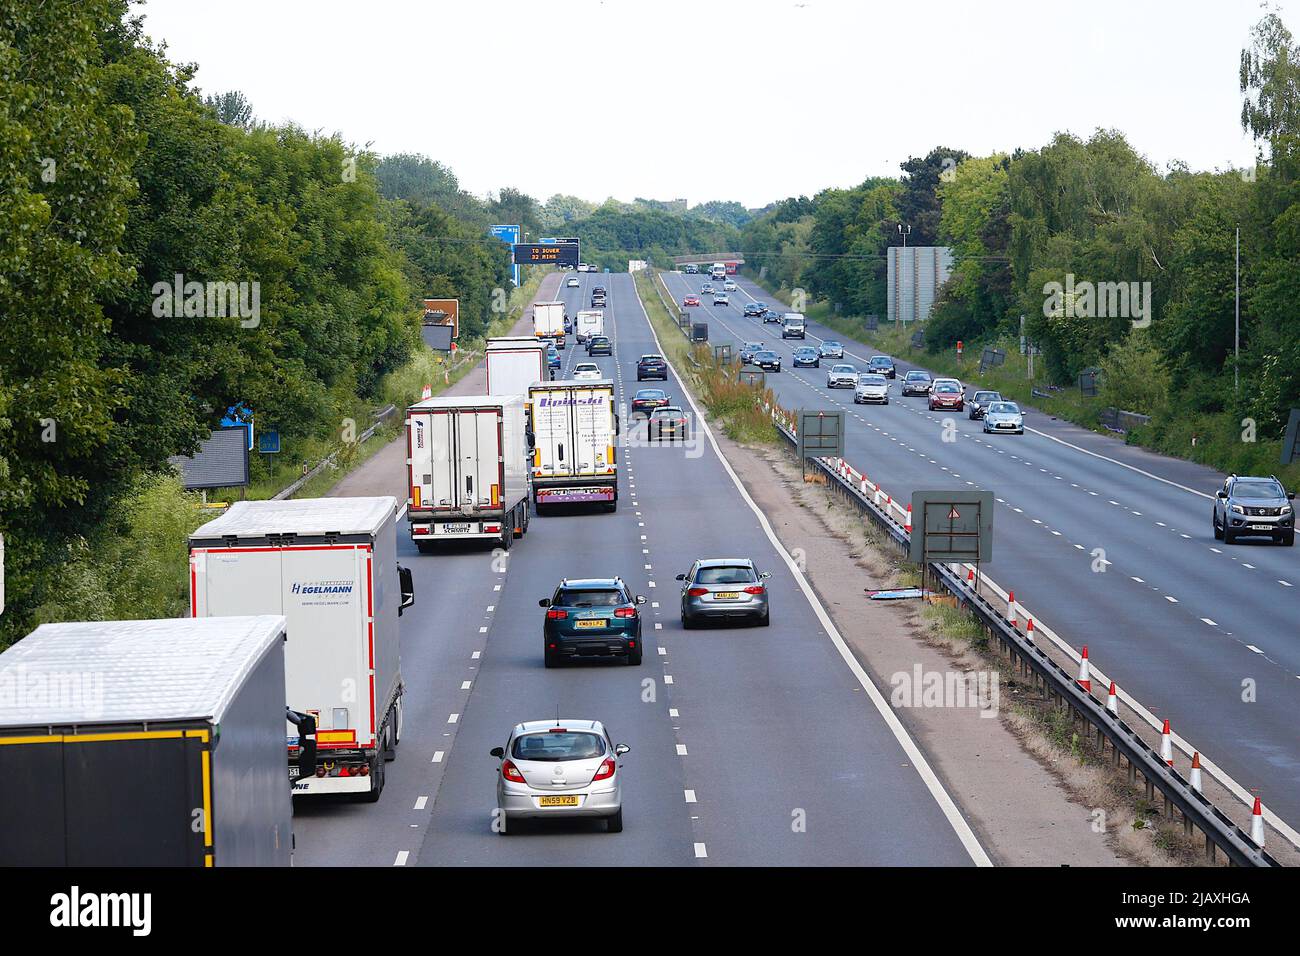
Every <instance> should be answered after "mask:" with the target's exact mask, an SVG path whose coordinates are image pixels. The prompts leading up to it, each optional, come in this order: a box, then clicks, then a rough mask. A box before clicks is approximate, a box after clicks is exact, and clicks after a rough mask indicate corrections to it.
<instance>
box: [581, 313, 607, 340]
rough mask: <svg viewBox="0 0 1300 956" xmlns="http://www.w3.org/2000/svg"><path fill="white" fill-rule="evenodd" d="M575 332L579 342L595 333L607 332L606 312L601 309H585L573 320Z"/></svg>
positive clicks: (602, 333)
mask: <svg viewBox="0 0 1300 956" xmlns="http://www.w3.org/2000/svg"><path fill="white" fill-rule="evenodd" d="M573 334H574V337H575V338H577V340H578V341H579V342H585V341H587V339H589V338H591V337H592V336H593V335H604V334H605V313H604V312H603V311H601V310H600V309H584V310H583V311H581V312H579V313H578V315H577V317H576V318H575V319H574V321H573Z"/></svg>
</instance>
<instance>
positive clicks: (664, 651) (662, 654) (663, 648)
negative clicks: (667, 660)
mask: <svg viewBox="0 0 1300 956" xmlns="http://www.w3.org/2000/svg"><path fill="white" fill-rule="evenodd" d="M667 653H668V648H666V647H661V648H659V656H660V657H663V656H664V655H665V654H667Z"/></svg>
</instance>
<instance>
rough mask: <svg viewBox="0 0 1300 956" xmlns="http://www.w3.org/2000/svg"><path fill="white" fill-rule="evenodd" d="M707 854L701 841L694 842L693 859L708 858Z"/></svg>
mask: <svg viewBox="0 0 1300 956" xmlns="http://www.w3.org/2000/svg"><path fill="white" fill-rule="evenodd" d="M708 856H709V851H708V850H707V849H705V846H704V844H703V843H697V844H695V859H697V860H704V859H708Z"/></svg>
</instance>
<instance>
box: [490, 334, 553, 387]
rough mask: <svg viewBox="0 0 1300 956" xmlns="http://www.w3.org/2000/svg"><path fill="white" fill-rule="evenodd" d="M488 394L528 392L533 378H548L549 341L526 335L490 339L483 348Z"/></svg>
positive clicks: (538, 379)
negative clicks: (547, 353)
mask: <svg viewBox="0 0 1300 956" xmlns="http://www.w3.org/2000/svg"><path fill="white" fill-rule="evenodd" d="M483 359H484V363H485V364H486V366H487V392H488V394H489V395H527V394H528V386H529V385H532V384H533V383H534V382H545V381H549V380H550V377H551V370H550V368H549V367H548V366H547V364H546V343H545V342H543V341H541V340H540V339H536V338H528V337H526V336H507V337H503V338H496V339H488V343H487V348H486V349H485V350H484V352H483Z"/></svg>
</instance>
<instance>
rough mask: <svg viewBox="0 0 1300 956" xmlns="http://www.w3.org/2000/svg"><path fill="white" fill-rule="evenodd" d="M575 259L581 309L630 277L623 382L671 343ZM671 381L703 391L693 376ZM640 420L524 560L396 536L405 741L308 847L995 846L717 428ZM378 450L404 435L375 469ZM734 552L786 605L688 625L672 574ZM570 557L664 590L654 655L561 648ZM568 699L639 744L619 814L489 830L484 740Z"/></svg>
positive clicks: (605, 361) (518, 851) (812, 859)
mask: <svg viewBox="0 0 1300 956" xmlns="http://www.w3.org/2000/svg"><path fill="white" fill-rule="evenodd" d="M579 278H580V280H581V286H580V287H579V288H576V289H568V288H563V289H561V293H562V297H563V298H564V299H565V301H566V302H567V304H568V311H569V313H570V314H571V315H572V314H575V313H576V312H577V311H578V310H579V309H580V308H585V307H587V304H588V302H589V290H590V288H591V287H592V286H593V285H596V284H603V285H605V286H606V288H608V289H609V290H610V291H609V305H608V306H607V308H606V310H605V311H606V325H607V332H608V333H609V334H610V335H611V338H612V339H613V341H614V345H615V349H614V355H613V356H611V357H609V358H605V357H600V358H596V359H593V361H595V362H597V363H598V364H599V365H600V366H601V368H602V370H603V371H605V372H606V373H607V375H608V377H609V378H611V379H612V380H613V381H614V382H615V383H616V385H617V386H618V390H619V393H620V401H621V402H623V403H626V402H628V401H630V399H631V394H632V392H634V391H635V388H636V361H637V359H638V358H639V357H640V356H641V355H642V354H644V353H649V352H658V351H660V349H659V348H658V347H657V346H656V344H655V341H654V338H653V335H652V332H651V329H650V326H649V323H648V320H647V318H646V316H645V313H644V310H643V309H642V307H641V303H640V301H639V299H638V298H637V295H636V291H635V286H634V284H633V282H632V278H631V276H629V275H627V274H613V275H610V274H605V275H595V274H583V275H580V276H579ZM549 281H550V280H549V279H548V282H549ZM550 288H553V286H551V287H550ZM548 291H549V289H548V287H543V293H542V294H543V295H545V294H546V293H547V292H548ZM561 355H562V356H563V357H564V361H565V372H566V374H567V372H568V371H569V370H571V369H572V367H573V365H574V364H575V363H576V362H577V361H580V360H586V359H587V356H586V354H585V352H584V351H582V350H581V349H579V348H577V347H576V343H575V342H574V341H573V339H572V337H570V339H569V348H568V349H566V350H565V351H564V352H562V353H561ZM654 384H656V385H657V384H659V383H654ZM667 390H668V391H669V393H670V394H671V395H672V396H673V397H674V398H676V399H677V400H679V401H682V402H684V395H683V392H682V390H681V386H680V383H679V382H678V381H677V379H676V377H675V376H674V377H672V378H671V379H670V381H669V382H668V383H667ZM692 417H694V416H692ZM622 420H623V423H624V429H623V431H624V441H625V445H624V446H623V447H622V448H621V449H620V452H621V456H622V457H621V460H620V473H619V485H620V491H619V494H620V498H619V508H618V510H617V512H616V513H614V514H604V513H572V514H563V515H556V516H547V517H538V516H534V519H533V521H532V524H531V527H530V529H529V532H528V534H527V535H526V536H525V537H524V538H522V539H520V540H518V541H516V542H515V545H514V547H513V549H512V550H511V551H510V552H509V556H508V559H505V558H503V556H502V555H500V554H496V555H494V554H493V553H492V552H489V551H484V550H482V549H480V548H475V547H473V546H470V545H468V544H466V545H462V546H459V547H458V548H457V549H456V550H454V551H448V552H446V553H442V554H438V555H428V556H421V555H419V554H418V553H417V552H416V550H415V548H414V547H413V546H412V545H411V543H410V540H409V538H408V537H406V536H405V534H404V533H403V534H399V552H400V553H399V559H400V560H401V561H402V562H403V563H404V564H407V565H408V566H410V567H411V568H413V570H414V574H415V583H416V591H417V601H416V606H415V607H414V608H412V609H411V610H409V611H407V613H406V615H405V616H404V617H403V618H402V671H403V675H404V678H405V681H406V688H407V693H406V697H405V720H404V729H403V734H402V742H401V745H400V747H399V748H398V750H399V753H398V758H397V760H396V762H395V763H392V764H389V766H388V772H387V786H386V789H385V791H384V793H383V795H382V797H381V799H380V801H379V803H378V804H373V805H370V804H361V803H345V802H317V803H313V804H311V805H307V804H306V803H305V802H304V801H299V803H298V804H297V805H296V807H295V815H296V816H295V837H296V846H297V851H296V855H295V862H296V863H297V864H298V865H340V864H343V865H346V864H358V865H393V864H398V865H425V866H447V865H516V864H518V865H565V864H588V863H596V864H604V865H709V864H721V865H786V864H789V865H796V864H803V865H882V866H894V865H950V866H955V865H967V866H968V865H971V864H972V863H980V864H987V863H988V862H989V860H988V857H987V855H986V851H985V849H984V848H982V847H981V846H980V844H979V842H978V841H977V839H976V837H975V835H974V834H973V833H972V832H971V831H970V829H969V827H968V825H967V824H966V823H965V821H964V819H963V818H962V816H961V814H960V812H959V811H958V810H957V808H956V807H955V806H954V805H953V804H952V802H951V799H950V798H949V797H948V795H947V793H946V791H945V790H944V789H943V784H942V782H941V781H939V780H938V779H936V778H935V776H934V774H933V772H932V771H930V768H929V767H928V765H927V764H926V763H925V760H924V758H923V757H922V756H921V755H920V753H919V752H918V751H916V750H915V746H914V744H912V742H911V741H910V738H907V736H906V732H905V731H904V730H903V729H902V726H901V724H899V723H898V721H897V720H896V719H895V718H894V715H893V714H892V712H890V711H889V709H888V705H887V704H886V703H884V702H883V701H881V707H878V706H877V703H876V701H877V699H878V697H873V694H872V693H871V692H870V691H869V690H868V688H867V686H866V685H864V683H863V681H865V680H866V676H865V673H864V672H862V671H861V669H860V668H859V667H857V665H856V662H854V663H853V664H852V665H851V664H850V663H849V660H851V658H850V657H848V655H849V652H848V651H847V650H846V649H844V648H843V645H842V643H839V642H838V640H837V639H838V635H835V636H834V637H832V635H831V634H830V633H829V630H830V629H833V625H832V624H831V621H830V619H829V617H827V616H826V614H825V612H824V610H822V609H821V608H820V606H816V605H814V603H813V598H812V591H811V589H810V588H808V586H807V585H806V583H805V582H803V581H802V576H801V575H799V574H798V572H797V571H796V570H795V568H794V566H793V564H792V563H788V556H785V555H784V553H783V552H782V551H780V550H779V548H778V546H777V545H776V544H775V543H774V540H773V539H771V538H769V537H768V533H767V532H766V531H765V529H764V527H763V524H762V522H761V521H760V518H759V516H758V514H757V513H756V511H754V510H751V506H750V504H748V503H747V501H746V498H745V496H743V495H742V493H741V491H740V488H739V485H738V482H737V481H736V480H735V479H734V476H733V475H732V474H730V473H729V471H728V468H727V466H725V464H724V463H723V462H722V460H720V458H719V456H718V454H717V453H716V451H715V449H714V448H713V447H712V445H711V444H710V443H709V442H707V441H696V440H693V441H692V442H690V443H689V444H688V445H687V446H686V447H683V446H682V445H681V444H676V445H664V446H649V445H648V443H646V442H645V441H644V440H642V438H641V437H640V435H641V434H642V433H643V431H644V429H643V428H640V429H638V428H635V427H632V428H629V426H628V416H627V415H626V414H624V415H623V419H622ZM697 431H698V429H697ZM381 460H387V461H389V462H391V460H392V456H383V455H382V454H381V456H378V457H377V458H376V459H375V461H372V462H371V463H368V466H370V465H374V464H375V463H376V462H378V461H381ZM368 466H363V467H368ZM371 477H372V479H373V480H374V482H375V483H376V484H377V485H385V486H388V485H391V484H392V483H393V482H394V481H398V482H404V477H403V476H400V475H399V476H396V478H394V477H393V476H389V475H386V474H384V475H379V474H375V475H372V476H371ZM403 530H404V529H403ZM731 555H743V556H749V557H752V558H754V559H755V561H756V562H757V563H758V564H759V566H760V567H761V568H762V569H765V570H770V571H771V572H772V578H771V579H770V580H769V582H768V583H769V585H770V587H771V594H772V623H771V626H770V627H767V628H758V627H751V628H729V627H723V628H710V629H704V630H696V631H690V632H687V631H684V630H683V629H682V627H681V622H680V618H679V616H678V607H677V605H678V596H679V585H678V583H677V582H676V581H675V580H674V575H675V574H676V573H678V572H680V571H685V570H686V569H687V568H688V566H689V565H690V563H691V561H692V560H693V559H694V558H696V557H700V556H731ZM566 575H567V576H575V577H584V576H612V575H619V576H621V577H623V579H624V580H625V581H626V582H627V583H628V585H629V586H630V588H631V589H632V590H633V591H634V592H635V593H639V594H644V595H646V596H647V598H648V599H649V601H648V603H647V604H646V605H644V608H643V619H644V631H643V636H644V639H645V643H646V656H645V662H644V664H642V665H641V666H640V667H628V666H625V665H622V664H592V665H576V666H569V667H564V668H560V669H551V670H547V669H545V668H543V665H542V653H541V651H542V647H541V620H542V619H541V614H542V612H541V610H540V609H539V608H538V606H537V601H538V599H539V598H542V597H548V596H550V594H551V593H552V591H553V589H554V587H555V585H556V583H557V582H558V580H559V579H560V578H561V577H562V576H566ZM882 708H883V712H882ZM557 713H558V714H559V715H560V716H561V717H573V718H596V719H599V720H602V721H604V722H605V724H606V725H607V726H608V727H609V729H610V732H611V734H612V736H613V737H614V739H615V742H616V743H626V744H628V745H629V746H630V747H631V752H630V753H629V754H628V755H627V756H626V757H624V758H623V763H622V770H623V790H624V808H625V813H624V817H625V829H624V831H623V832H622V833H621V834H606V833H605V832H604V827H603V824H602V823H599V822H566V821H546V822H545V824H543V825H540V826H535V827H533V828H530V829H529V831H528V832H524V833H518V834H511V835H508V836H502V835H499V834H497V833H494V832H493V831H492V828H491V818H492V811H493V808H494V806H495V793H494V784H495V775H496V772H497V761H496V760H495V758H493V757H491V756H489V754H488V751H489V750H490V749H491V748H492V747H494V746H500V745H502V744H504V743H505V741H506V736H507V734H508V733H509V731H510V729H511V727H512V725H513V724H514V723H515V722H517V721H520V720H529V719H540V718H549V717H551V716H554V715H556V714H557Z"/></svg>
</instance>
